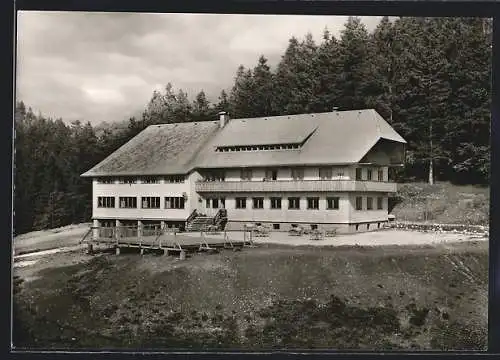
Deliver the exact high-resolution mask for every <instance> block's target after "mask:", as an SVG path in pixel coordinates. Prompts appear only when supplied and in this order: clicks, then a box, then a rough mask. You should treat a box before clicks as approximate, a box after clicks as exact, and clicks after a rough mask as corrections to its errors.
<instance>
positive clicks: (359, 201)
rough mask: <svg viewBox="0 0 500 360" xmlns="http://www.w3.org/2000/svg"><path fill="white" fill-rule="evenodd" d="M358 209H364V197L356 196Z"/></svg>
mask: <svg viewBox="0 0 500 360" xmlns="http://www.w3.org/2000/svg"><path fill="white" fill-rule="evenodd" d="M356 210H363V198H362V197H361V196H356Z"/></svg>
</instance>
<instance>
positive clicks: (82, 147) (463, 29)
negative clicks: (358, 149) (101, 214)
mask: <svg viewBox="0 0 500 360" xmlns="http://www.w3.org/2000/svg"><path fill="white" fill-rule="evenodd" d="M491 32H492V22H491V20H489V19H479V18H397V19H395V20H392V21H391V20H390V19H389V18H387V17H385V18H383V19H382V20H381V21H380V23H379V24H378V26H377V27H376V29H375V30H374V31H373V32H371V33H370V32H368V30H367V29H366V27H365V25H364V24H363V23H362V22H361V21H360V19H359V18H356V17H350V18H349V19H348V21H347V22H346V24H345V26H344V29H343V30H342V32H341V33H340V36H339V37H338V38H336V37H335V36H333V35H332V34H331V33H330V32H329V31H328V30H327V29H326V28H325V31H324V33H323V37H322V39H321V41H320V42H319V43H316V42H315V41H314V40H313V37H312V35H311V34H306V35H305V36H304V38H303V39H297V38H295V37H292V38H291V39H290V40H289V42H288V46H287V48H286V50H285V51H284V53H283V55H282V57H281V60H280V61H279V63H278V64H277V66H276V67H275V68H274V69H271V67H270V65H269V64H268V60H267V58H266V57H265V55H261V56H260V57H259V58H258V59H257V61H256V65H255V66H254V67H252V68H245V67H244V66H243V65H241V66H239V67H238V69H237V70H236V74H235V78H234V84H233V86H232V88H231V89H229V90H228V91H226V90H222V91H221V92H220V95H219V98H218V101H216V102H214V103H211V102H210V101H209V100H208V99H207V96H206V94H205V92H204V91H200V92H199V93H198V94H196V96H195V97H194V100H192V101H190V100H189V96H188V94H187V93H186V92H185V91H183V90H182V89H178V90H175V89H174V87H173V85H172V84H171V83H167V84H166V86H165V88H164V89H163V90H162V91H154V92H153V94H152V97H151V99H150V100H149V102H148V103H147V104H146V106H145V109H144V111H143V113H142V115H141V116H139V117H132V118H130V119H128V120H127V121H126V126H124V127H123V128H121V129H118V130H114V131H111V130H110V129H109V128H106V127H101V126H94V127H93V126H92V125H91V124H90V123H89V122H87V123H83V122H81V121H74V122H72V123H70V124H68V123H66V122H64V121H63V120H62V119H50V118H46V117H44V116H43V115H42V114H35V113H34V112H33V110H32V109H31V108H29V107H27V106H26V105H25V104H24V103H23V102H22V101H20V102H18V103H17V105H16V118H15V129H16V137H15V148H16V154H15V166H16V168H15V231H16V233H23V232H27V231H31V230H33V229H45V228H52V227H58V226H63V225H66V224H70V223H76V222H82V221H88V220H89V219H90V216H91V212H92V202H91V190H92V189H91V184H90V182H89V181H88V180H87V179H81V178H80V174H81V173H83V172H85V171H86V170H88V169H89V168H91V167H92V166H93V165H95V164H96V163H97V162H99V161H101V160H102V159H104V158H105V157H106V156H108V155H109V154H110V153H111V152H113V151H114V150H116V149H117V148H118V147H120V146H121V145H123V144H124V143H125V142H126V141H128V140H129V139H131V138H132V137H133V136H135V135H136V134H138V133H139V132H140V131H141V130H142V129H144V128H145V127H146V126H148V125H151V124H158V123H174V122H186V121H207V120H214V119H216V118H217V113H218V112H219V111H228V112H229V114H230V116H231V117H233V118H241V117H258V116H273V115H291V114H300V113H312V112H324V111H332V110H334V109H338V110H352V109H363V108H374V109H376V110H377V111H378V112H379V113H380V114H381V115H382V116H383V117H384V118H385V119H386V120H387V121H388V122H389V123H390V124H391V125H392V126H393V127H394V128H395V129H396V131H398V132H399V133H400V134H401V135H402V136H403V137H404V138H405V139H406V140H407V141H408V146H407V165H406V166H405V168H404V169H401V171H399V173H398V174H397V176H398V179H399V181H434V180H439V181H452V182H455V183H468V184H470V183H473V184H487V183H488V181H489V141H490V139H489V136H490V135H489V133H490V101H491V100H490V95H491ZM339 131H341V129H339ZM431 169H432V171H431Z"/></svg>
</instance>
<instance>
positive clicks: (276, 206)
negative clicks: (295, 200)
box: [271, 197, 281, 209]
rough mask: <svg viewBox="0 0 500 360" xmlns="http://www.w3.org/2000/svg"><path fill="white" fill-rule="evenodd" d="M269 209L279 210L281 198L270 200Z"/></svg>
mask: <svg viewBox="0 0 500 360" xmlns="http://www.w3.org/2000/svg"><path fill="white" fill-rule="evenodd" d="M271 209H281V198H277V197H272V198H271Z"/></svg>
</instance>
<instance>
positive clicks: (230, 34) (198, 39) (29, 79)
mask: <svg viewBox="0 0 500 360" xmlns="http://www.w3.org/2000/svg"><path fill="white" fill-rule="evenodd" d="M17 20H18V37H17V40H18V46H17V83H16V85H17V98H18V99H19V100H23V101H24V102H25V103H26V104H27V105H28V106H31V107H32V108H33V109H36V110H38V111H41V112H42V113H43V114H45V115H47V116H51V117H62V118H63V119H64V120H67V121H73V120H76V119H80V120H84V121H90V122H91V123H94V124H96V123H99V122H101V121H107V122H112V121H118V120H124V119H126V118H127V117H129V116H131V115H132V114H137V113H140V112H141V111H142V110H143V109H144V107H145V106H146V104H147V102H148V100H149V99H150V97H151V94H152V92H153V90H155V89H163V88H164V87H165V85H166V84H167V83H168V82H171V83H172V84H173V85H174V88H175V89H183V90H185V91H187V92H188V94H189V95H190V96H194V95H195V94H196V93H197V92H199V91H200V90H202V89H203V90H204V91H205V92H206V93H207V96H208V98H209V99H211V100H212V101H216V100H217V97H218V95H219V93H220V91H221V90H222V89H226V90H228V89H229V88H230V87H231V85H232V82H233V78H234V75H235V72H236V69H237V67H238V66H239V65H240V64H243V65H244V66H246V67H253V66H254V65H255V64H256V63H257V59H258V57H259V56H260V55H265V56H266V57H267V58H268V59H269V63H270V65H271V66H274V65H276V64H277V62H278V61H279V59H280V57H281V55H282V54H283V51H284V50H285V48H286V46H287V43H288V40H289V39H290V38H291V37H292V36H295V37H297V38H303V37H304V36H305V34H306V33H307V32H311V33H312V34H313V37H314V38H315V40H316V41H318V42H319V41H320V40H321V35H322V33H323V30H324V28H325V27H328V29H329V31H330V32H331V33H332V34H334V35H335V36H339V33H340V31H341V30H342V28H343V25H344V23H345V21H346V20H347V17H345V16H297V15H294V16H290V15H217V14H139V13H85V12H20V13H18V19H17ZM362 20H363V22H364V23H365V25H366V26H367V28H368V29H369V30H372V29H374V28H375V26H376V24H377V23H378V21H379V18H375V17H371V18H370V17H365V18H362Z"/></svg>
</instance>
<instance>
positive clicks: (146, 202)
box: [141, 196, 160, 209]
mask: <svg viewBox="0 0 500 360" xmlns="http://www.w3.org/2000/svg"><path fill="white" fill-rule="evenodd" d="M141 202H142V208H143V209H159V208H160V197H153V196H147V197H143V198H142V201H141Z"/></svg>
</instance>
